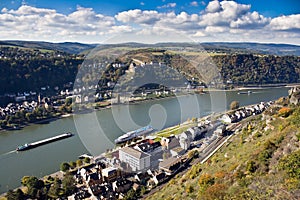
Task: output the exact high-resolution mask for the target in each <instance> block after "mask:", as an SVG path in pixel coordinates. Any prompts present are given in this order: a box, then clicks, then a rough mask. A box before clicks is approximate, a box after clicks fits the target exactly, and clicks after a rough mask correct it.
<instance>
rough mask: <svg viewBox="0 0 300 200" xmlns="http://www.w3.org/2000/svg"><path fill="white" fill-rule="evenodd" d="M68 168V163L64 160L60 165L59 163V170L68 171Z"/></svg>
mask: <svg viewBox="0 0 300 200" xmlns="http://www.w3.org/2000/svg"><path fill="white" fill-rule="evenodd" d="M69 169H70V165H69V163H66V162H64V163H61V165H60V170H61V171H63V172H66V171H68V170H69Z"/></svg>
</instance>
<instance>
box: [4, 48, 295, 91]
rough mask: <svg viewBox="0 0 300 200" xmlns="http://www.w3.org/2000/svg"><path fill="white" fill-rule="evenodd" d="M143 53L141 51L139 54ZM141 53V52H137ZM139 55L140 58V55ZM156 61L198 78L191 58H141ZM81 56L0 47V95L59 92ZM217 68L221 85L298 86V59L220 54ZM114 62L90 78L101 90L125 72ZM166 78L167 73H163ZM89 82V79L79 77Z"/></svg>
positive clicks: (164, 53)
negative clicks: (44, 91)
mask: <svg viewBox="0 0 300 200" xmlns="http://www.w3.org/2000/svg"><path fill="white" fill-rule="evenodd" d="M142 53H143V52H142ZM139 54H141V51H139ZM140 56H141V55H140ZM143 56H144V59H145V56H146V60H147V61H148V60H151V59H154V60H157V61H159V62H163V63H165V64H166V65H168V66H171V67H172V68H173V69H175V70H176V71H179V72H180V73H181V74H183V76H184V77H185V78H187V80H191V78H197V79H199V81H201V78H202V77H201V73H199V71H197V70H195V68H193V66H192V65H191V64H190V63H189V60H188V59H189V58H190V57H183V56H181V55H179V54H176V53H169V52H168V51H159V52H158V53H157V52H156V54H149V50H148V51H146V52H145V54H143V55H142V56H141V57H143ZM84 58H85V57H84V55H80V54H69V53H65V52H61V51H55V50H51V51H50V50H41V49H28V48H18V47H6V46H2V47H0V84H1V88H0V94H2V95H3V94H5V93H17V92H25V91H26V92H28V91H39V90H40V89H41V87H48V86H49V88H56V89H57V90H58V89H59V90H61V89H63V88H64V86H65V85H66V84H68V83H69V82H74V81H75V78H76V75H77V72H78V69H79V68H80V67H81V64H82V63H83V61H84ZM210 58H211V59H210V60H212V61H213V63H214V64H215V65H216V66H217V68H218V69H219V73H220V74H221V78H222V80H223V82H224V83H226V81H228V80H230V81H231V82H232V84H233V86H235V85H247V84H273V83H297V82H299V81H300V62H299V61H300V57H298V56H275V55H254V54H222V55H218V54H216V55H212V56H211V57H210ZM114 63H115V61H111V63H107V64H106V65H105V73H102V74H101V75H100V76H96V77H93V79H99V80H97V82H96V83H99V84H100V85H99V86H100V88H103V87H104V88H105V87H106V86H105V85H106V84H107V83H108V82H114V83H115V82H116V81H117V80H118V78H119V77H121V76H122V75H124V74H125V72H126V70H128V67H129V62H128V60H126V62H124V63H123V65H122V67H121V68H116V67H112V65H113V64H114ZM165 75H166V74H165ZM82 78H83V79H84V80H81V81H91V80H90V79H89V77H87V76H84V77H82ZM92 81H94V80H92Z"/></svg>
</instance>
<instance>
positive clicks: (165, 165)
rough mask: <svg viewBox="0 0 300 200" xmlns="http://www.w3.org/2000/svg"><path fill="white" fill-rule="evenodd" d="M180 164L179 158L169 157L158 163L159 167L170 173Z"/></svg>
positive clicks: (167, 173)
mask: <svg viewBox="0 0 300 200" xmlns="http://www.w3.org/2000/svg"><path fill="white" fill-rule="evenodd" d="M180 166H181V159H180V158H174V157H170V158H168V159H165V160H164V161H162V162H160V163H159V169H160V170H162V171H164V172H165V173H166V175H171V174H172V173H174V172H175V171H176V170H177V169H178V168H179V167H180Z"/></svg>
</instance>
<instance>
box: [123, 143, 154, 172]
mask: <svg viewBox="0 0 300 200" xmlns="http://www.w3.org/2000/svg"><path fill="white" fill-rule="evenodd" d="M150 157H151V155H150V154H148V153H144V152H142V151H138V150H136V149H134V148H132V147H124V148H122V149H120V150H119V159H120V160H121V161H123V162H125V163H127V164H128V165H129V166H130V167H131V169H132V170H133V171H142V170H147V169H148V168H149V167H150Z"/></svg>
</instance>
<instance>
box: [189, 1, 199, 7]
mask: <svg viewBox="0 0 300 200" xmlns="http://www.w3.org/2000/svg"><path fill="white" fill-rule="evenodd" d="M190 5H191V6H195V7H197V6H198V2H197V1H192V2H191V3H190Z"/></svg>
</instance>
